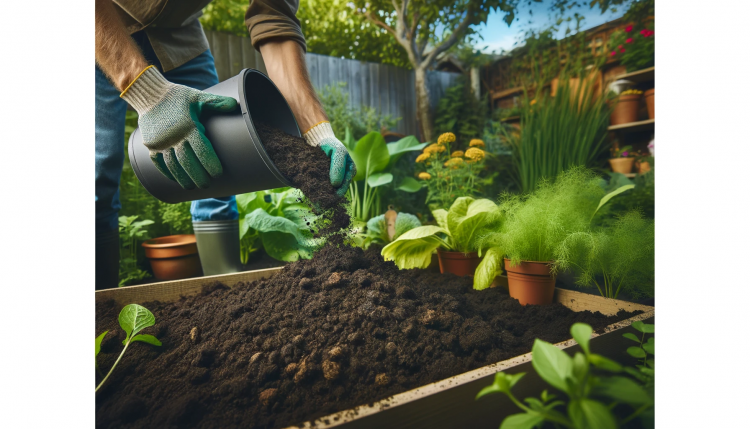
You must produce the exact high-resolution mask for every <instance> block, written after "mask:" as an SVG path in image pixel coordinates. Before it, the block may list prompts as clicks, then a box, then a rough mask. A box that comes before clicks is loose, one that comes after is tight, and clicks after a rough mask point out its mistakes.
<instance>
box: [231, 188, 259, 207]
mask: <svg viewBox="0 0 750 429" xmlns="http://www.w3.org/2000/svg"><path fill="white" fill-rule="evenodd" d="M234 198H235V200H236V201H237V208H238V209H240V210H244V211H246V212H251V211H252V210H247V206H248V205H249V204H250V203H252V202H253V201H255V200H256V199H257V198H258V193H257V192H248V193H246V194H240V195H235V197H234Z"/></svg>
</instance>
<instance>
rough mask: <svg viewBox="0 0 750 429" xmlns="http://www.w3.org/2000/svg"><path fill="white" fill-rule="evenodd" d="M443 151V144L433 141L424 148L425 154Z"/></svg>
mask: <svg viewBox="0 0 750 429" xmlns="http://www.w3.org/2000/svg"><path fill="white" fill-rule="evenodd" d="M443 152H445V146H443V145H440V144H437V143H433V144H431V145H429V146H427V147H426V148H424V153H426V154H427V155H432V154H433V153H443Z"/></svg>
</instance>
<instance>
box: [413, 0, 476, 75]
mask: <svg viewBox="0 0 750 429" xmlns="http://www.w3.org/2000/svg"><path fill="white" fill-rule="evenodd" d="M473 18H474V8H473V7H470V8H469V9H467V11H466V16H465V17H464V20H463V21H461V23H460V24H458V27H456V29H455V30H453V33H451V35H450V36H449V37H448V38H447V39H445V40H444V41H443V43H441V44H440V45H438V46H436V47H435V48H434V49H432V50H431V51H430V52H429V53H427V58H425V59H424V60H423V61H422V66H424V67H428V66H429V65H430V64H432V62H433V61H435V58H436V57H437V56H438V55H439V54H441V53H442V52H445V51H447V50H448V49H450V48H451V47H452V46H453V45H455V44H456V42H458V39H459V35H462V34H463V33H464V32H465V31H466V29H467V28H469V24H471V20H472V19H473Z"/></svg>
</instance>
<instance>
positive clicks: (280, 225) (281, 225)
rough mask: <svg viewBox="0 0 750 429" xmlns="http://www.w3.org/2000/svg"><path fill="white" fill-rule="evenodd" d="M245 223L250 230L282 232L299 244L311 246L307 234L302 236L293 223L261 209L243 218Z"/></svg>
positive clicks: (310, 240)
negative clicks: (289, 235)
mask: <svg viewBox="0 0 750 429" xmlns="http://www.w3.org/2000/svg"><path fill="white" fill-rule="evenodd" d="M245 223H246V224H247V225H248V226H249V227H250V228H253V229H256V230H258V231H260V232H261V233H267V232H283V233H286V234H291V235H292V236H293V237H294V238H295V239H296V240H297V242H298V243H300V244H309V245H311V244H312V239H311V237H310V236H309V234H307V235H306V234H303V232H302V230H301V229H300V228H299V226H298V225H297V224H296V223H295V222H294V221H292V220H289V219H287V218H285V217H281V216H271V215H270V214H268V213H266V212H265V211H264V210H263V209H255V210H254V211H253V212H252V213H250V214H249V215H247V216H245ZM264 242H265V241H264Z"/></svg>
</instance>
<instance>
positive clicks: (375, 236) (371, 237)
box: [362, 213, 422, 249]
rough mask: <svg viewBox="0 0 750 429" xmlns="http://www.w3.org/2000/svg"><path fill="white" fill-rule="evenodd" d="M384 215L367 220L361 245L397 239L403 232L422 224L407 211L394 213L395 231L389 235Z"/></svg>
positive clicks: (367, 245)
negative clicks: (365, 231) (391, 235)
mask: <svg viewBox="0 0 750 429" xmlns="http://www.w3.org/2000/svg"><path fill="white" fill-rule="evenodd" d="M385 217H386V215H384V214H382V215H380V216H375V217H374V218H372V219H370V220H368V221H367V233H366V234H365V237H364V240H363V243H362V247H363V248H365V249H367V248H368V247H370V244H373V243H375V244H384V245H385V244H388V243H390V242H392V241H393V240H396V239H398V238H399V237H400V236H402V235H403V234H404V233H405V232H407V231H410V230H412V229H414V228H418V227H420V226H422V222H420V221H419V218H418V217H416V216H414V215H413V214H409V213H398V214H397V215H396V222H395V227H396V228H395V233H394V234H393V237H389V235H388V228H387V225H386V219H385Z"/></svg>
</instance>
